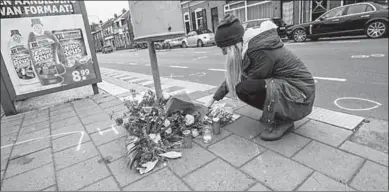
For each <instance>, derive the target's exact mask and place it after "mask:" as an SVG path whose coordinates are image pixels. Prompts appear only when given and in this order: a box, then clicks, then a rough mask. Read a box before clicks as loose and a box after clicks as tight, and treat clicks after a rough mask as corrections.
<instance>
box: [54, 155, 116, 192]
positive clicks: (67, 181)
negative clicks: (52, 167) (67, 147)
mask: <svg viewBox="0 0 389 192" xmlns="http://www.w3.org/2000/svg"><path fill="white" fill-rule="evenodd" d="M100 159H101V157H100V156H98V157H94V158H91V159H88V160H86V161H83V162H80V163H77V164H75V165H72V166H70V167H67V168H65V169H62V170H60V171H58V172H57V183H58V190H59V191H74V190H77V189H80V188H81V187H83V186H86V185H89V184H92V183H94V182H96V181H98V180H100V179H102V178H104V177H107V176H109V175H110V173H109V171H108V169H107V168H106V166H105V164H104V163H98V161H99V160H100Z"/></svg>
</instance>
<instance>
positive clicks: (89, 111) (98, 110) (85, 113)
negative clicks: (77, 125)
mask: <svg viewBox="0 0 389 192" xmlns="http://www.w3.org/2000/svg"><path fill="white" fill-rule="evenodd" d="M97 113H104V110H103V109H102V108H101V107H100V106H96V107H93V108H88V109H84V110H77V114H78V116H79V117H80V118H81V119H82V118H84V117H88V116H91V115H95V114H97Z"/></svg>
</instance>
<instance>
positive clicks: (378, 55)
mask: <svg viewBox="0 0 389 192" xmlns="http://www.w3.org/2000/svg"><path fill="white" fill-rule="evenodd" d="M370 56H372V57H385V54H371V55H370Z"/></svg>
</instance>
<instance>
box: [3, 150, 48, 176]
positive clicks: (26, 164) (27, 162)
mask: <svg viewBox="0 0 389 192" xmlns="http://www.w3.org/2000/svg"><path fill="white" fill-rule="evenodd" d="M52 162H53V158H52V153H51V149H50V148H48V149H45V150H42V151H38V152H35V153H32V154H29V155H26V156H21V157H17V158H14V159H13V160H11V161H9V163H8V168H7V172H6V175H5V177H6V178H9V177H12V176H14V175H17V174H20V173H23V172H26V171H29V170H31V169H35V168H38V167H40V166H42V165H45V164H49V163H52Z"/></svg>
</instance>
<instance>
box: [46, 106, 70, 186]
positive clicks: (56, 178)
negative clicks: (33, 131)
mask: <svg viewBox="0 0 389 192" xmlns="http://www.w3.org/2000/svg"><path fill="white" fill-rule="evenodd" d="M71 105H72V106H73V104H71ZM73 109H74V108H73ZM49 122H51V109H50V108H49ZM52 130H53V128H52V124H51V123H50V135H52ZM50 150H51V153H52V154H53V155H52V156H51V158H52V161H53V169H54V184H55V189H56V190H57V191H59V188H58V177H57V172H56V170H57V169H56V165H55V158H54V147H53V138H52V137H50Z"/></svg>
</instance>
